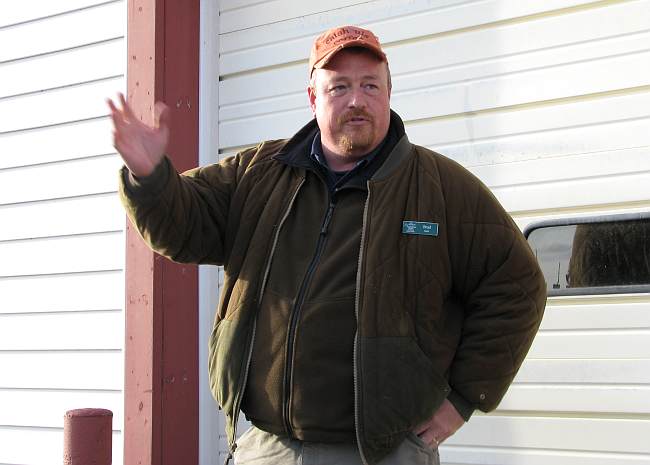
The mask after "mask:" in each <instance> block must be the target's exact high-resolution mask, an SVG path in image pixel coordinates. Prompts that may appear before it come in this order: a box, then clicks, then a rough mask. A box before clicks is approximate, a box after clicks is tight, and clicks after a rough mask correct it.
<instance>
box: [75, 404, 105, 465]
mask: <svg viewBox="0 0 650 465" xmlns="http://www.w3.org/2000/svg"><path fill="white" fill-rule="evenodd" d="M112 445H113V412H111V411H110V410H105V409H100V408H83V409H77V410H69V411H67V412H66V413H65V416H64V417H63V465H111V457H112V452H111V447H112Z"/></svg>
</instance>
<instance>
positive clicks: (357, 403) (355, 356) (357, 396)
mask: <svg viewBox="0 0 650 465" xmlns="http://www.w3.org/2000/svg"><path fill="white" fill-rule="evenodd" d="M367 186H368V195H367V196H366V204H365V205H364V207H363V223H362V226H361V243H360V245H359V261H358V263H357V288H356V290H355V296H354V315H355V317H356V319H357V331H356V333H355V335H354V348H353V351H352V370H353V374H354V432H355V434H356V437H357V448H358V449H359V456H360V457H361V462H362V463H363V465H368V460H367V459H366V456H365V455H364V453H363V447H362V446H361V413H360V409H361V393H360V392H359V365H360V363H359V306H360V303H359V298H360V296H359V292H360V291H359V290H360V289H361V265H362V264H363V252H364V248H365V241H366V227H367V225H368V210H369V206H370V182H369V181H368V182H367Z"/></svg>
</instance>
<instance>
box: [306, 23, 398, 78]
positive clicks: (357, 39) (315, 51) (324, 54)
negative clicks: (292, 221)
mask: <svg viewBox="0 0 650 465" xmlns="http://www.w3.org/2000/svg"><path fill="white" fill-rule="evenodd" d="M348 47H363V48H367V49H368V50H370V51H371V52H373V53H374V54H375V55H377V58H379V59H380V60H381V61H386V62H388V59H387V58H386V54H385V53H384V51H383V50H382V49H381V44H380V43H379V39H378V38H377V36H376V35H374V34H373V33H372V32H370V31H369V30H368V29H363V28H361V27H357V26H340V27H335V28H333V29H329V30H327V31H325V32H323V33H322V34H321V35H319V36H318V37H317V38H316V40H315V41H314V45H313V46H312V47H311V54H310V55H309V76H310V77H311V75H312V74H313V72H314V69H315V68H323V67H325V65H327V63H328V62H329V61H330V59H331V58H332V57H333V56H334V55H335V54H336V53H337V52H340V51H341V50H343V49H344V48H348Z"/></svg>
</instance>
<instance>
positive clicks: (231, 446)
mask: <svg viewBox="0 0 650 465" xmlns="http://www.w3.org/2000/svg"><path fill="white" fill-rule="evenodd" d="M304 183H305V179H304V178H303V179H302V180H301V181H300V184H298V187H297V188H296V191H295V192H294V193H293V196H292V197H291V200H290V201H289V205H288V206H287V210H286V211H285V212H284V215H282V218H281V219H280V223H279V224H278V227H277V228H276V230H275V236H274V237H273V244H272V245H271V251H270V252H269V256H268V258H267V259H266V264H265V267H264V275H263V277H262V283H261V284H260V292H259V295H258V301H257V302H258V305H259V304H261V302H262V296H263V295H264V289H265V288H266V281H267V279H268V277H269V271H270V270H271V262H272V261H273V255H274V253H275V248H276V246H277V244H278V239H279V237H280V230H281V229H282V226H283V225H284V222H285V221H286V220H287V218H288V217H289V213H290V212H291V209H292V208H293V204H294V202H295V200H296V197H298V192H299V191H300V188H301V187H302V185H303V184H304ZM256 329H257V316H256V317H255V318H254V319H253V328H252V330H251V336H250V342H249V346H248V356H247V358H246V367H245V368H244V375H243V377H242V378H240V379H241V383H240V384H239V386H238V387H237V394H236V395H237V400H236V401H235V409H234V412H233V415H232V430H233V437H232V440H231V441H232V442H231V443H230V444H229V447H228V448H229V449H230V454H229V457H231V456H232V454H233V453H234V452H235V449H236V448H237V445H236V442H237V441H236V440H237V421H238V420H239V408H240V406H241V400H242V397H243V396H242V394H243V392H244V389H245V387H246V381H247V380H248V371H249V369H250V365H251V359H252V358H253V344H254V343H255V331H256ZM227 461H228V459H226V463H227Z"/></svg>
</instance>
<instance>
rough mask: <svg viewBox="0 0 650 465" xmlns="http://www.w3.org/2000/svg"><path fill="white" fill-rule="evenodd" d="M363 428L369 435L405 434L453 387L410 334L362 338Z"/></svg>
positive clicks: (425, 417) (441, 400) (371, 436)
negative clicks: (408, 335)
mask: <svg viewBox="0 0 650 465" xmlns="http://www.w3.org/2000/svg"><path fill="white" fill-rule="evenodd" d="M361 345H362V362H361V363H362V380H363V381H362V393H363V396H362V399H363V410H362V411H363V430H364V431H365V437H366V438H367V439H369V440H370V439H372V438H375V439H381V438H386V437H387V436H391V435H395V434H398V435H403V434H404V433H405V432H407V431H410V430H411V429H412V428H413V427H414V426H416V425H417V424H419V423H421V422H423V421H424V420H426V419H428V418H430V417H431V415H432V414H433V412H434V411H435V410H436V409H437V408H438V407H439V406H440V405H441V404H442V402H443V401H444V399H445V398H446V397H447V394H448V393H449V391H450V388H449V385H448V384H447V381H446V380H445V378H444V377H443V376H442V375H440V374H439V373H438V372H437V371H436V369H435V368H434V366H433V364H432V363H431V361H430V360H429V359H428V358H427V356H426V355H425V354H424V353H423V352H422V350H421V349H420V347H419V346H418V344H417V342H416V341H415V340H414V339H412V338H410V337H379V338H367V339H363V340H362V342H361Z"/></svg>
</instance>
